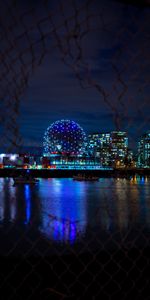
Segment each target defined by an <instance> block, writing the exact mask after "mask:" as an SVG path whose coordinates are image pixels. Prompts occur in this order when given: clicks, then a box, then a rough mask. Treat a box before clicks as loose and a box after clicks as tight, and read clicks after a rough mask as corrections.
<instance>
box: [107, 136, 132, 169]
mask: <svg viewBox="0 0 150 300" xmlns="http://www.w3.org/2000/svg"><path fill="white" fill-rule="evenodd" d="M110 144H111V153H110V160H111V163H112V164H113V165H117V164H120V165H124V161H125V159H126V157H127V155H128V137H127V133H126V132H123V131H112V132H111V134H110Z"/></svg>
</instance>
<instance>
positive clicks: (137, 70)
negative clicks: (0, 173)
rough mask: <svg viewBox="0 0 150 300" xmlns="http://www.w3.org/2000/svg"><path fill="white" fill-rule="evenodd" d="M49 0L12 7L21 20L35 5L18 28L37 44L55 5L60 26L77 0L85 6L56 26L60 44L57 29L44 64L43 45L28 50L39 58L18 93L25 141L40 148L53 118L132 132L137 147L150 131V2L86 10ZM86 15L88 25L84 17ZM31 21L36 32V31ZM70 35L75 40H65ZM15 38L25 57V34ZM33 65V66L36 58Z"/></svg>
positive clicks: (96, 129)
mask: <svg viewBox="0 0 150 300" xmlns="http://www.w3.org/2000/svg"><path fill="white" fill-rule="evenodd" d="M10 2H11V0H10ZM49 2H50V4H49V6H48V7H47V9H46V8H45V4H43V3H45V2H44V1H42V0H41V1H30V2H28V1H26V3H25V2H24V1H22V2H21V1H20V2H19V5H18V6H16V7H13V6H12V7H11V10H12V11H13V14H15V18H17V19H18V20H20V19H19V18H20V15H21V13H22V12H23V11H28V8H31V7H33V8H35V6H36V12H34V15H35V18H31V16H30V14H27V15H26V16H25V17H24V22H23V25H22V23H20V24H19V22H20V21H18V27H17V28H18V29H16V32H17V31H19V30H20V29H19V26H20V28H21V26H24V28H26V29H27V32H28V36H29V40H28V41H27V42H28V43H29V44H31V45H32V43H33V40H38V37H39V27H38V26H40V34H41V32H42V34H43V32H49V31H50V29H51V27H50V23H49V22H45V23H42V24H41V23H40V20H41V19H42V18H44V17H45V18H46V17H47V16H48V12H49V11H51V12H52V11H53V12H55V11H57V9H58V8H59V9H58V12H57V13H56V14H54V18H53V24H55V25H56V27H57V26H58V24H63V22H64V20H67V19H68V18H69V16H71V15H72V14H73V13H74V11H75V8H74V7H73V5H72V3H76V4H75V7H76V8H78V9H79V11H81V13H78V17H77V20H75V21H74V20H73V22H72V23H71V22H70V23H69V22H68V23H67V25H65V26H66V27H65V26H64V27H63V26H62V28H60V30H58V31H57V33H58V36H59V37H60V43H59V42H58V40H57V37H58V36H57V37H56V36H55V33H54V32H53V33H52V34H51V35H48V38H47V39H46V38H45V46H44V47H45V48H44V50H42V51H43V52H44V51H45V53H44V54H45V55H44V58H43V59H42V62H41V64H40V65H38V63H37V61H38V59H37V60H36V53H37V54H40V51H41V50H40V48H39V47H38V46H37V49H36V47H34V49H33V48H32V47H31V48H30V49H29V50H28V51H29V54H28V53H27V56H28V57H29V58H30V56H31V54H32V55H33V56H35V63H34V67H33V69H32V70H31V72H30V71H29V75H30V76H29V78H28V84H27V86H26V87H25V88H24V89H23V92H22V93H21V95H20V96H19V99H20V114H19V116H17V118H18V123H19V127H20V133H21V138H22V146H23V147H24V146H27V147H34V148H38V147H41V146H42V142H43V134H44V131H45V130H46V128H47V127H48V126H49V125H50V124H51V123H52V122H54V121H56V120H59V119H71V120H74V121H76V122H78V123H79V124H80V125H81V126H82V127H83V129H84V130H85V132H86V133H91V132H107V131H110V130H115V129H120V130H126V131H127V132H128V134H129V137H130V146H131V147H135V146H136V141H137V138H138V137H139V135H140V134H142V133H143V132H145V131H147V130H149V129H150V126H149V106H150V101H149V90H150V88H149V67H150V59H149V58H150V57H149V49H150V41H149V34H150V23H149V16H150V7H149V6H148V5H147V6H146V7H140V6H136V5H134V3H133V5H126V4H124V3H122V1H113V0H107V1H106V0H105V1H98V0H97V1H96V0H95V1H92V4H90V5H89V7H88V11H85V10H82V5H84V4H85V3H86V1H69V0H68V1H48V3H49ZM128 2H129V1H128ZM131 2H132V1H131ZM133 2H134V1H133ZM59 3H61V4H62V6H61V7H60V6H59ZM147 4H148V1H147ZM62 7H63V8H62ZM55 15H56V16H55ZM87 16H90V18H89V19H88V17H87ZM10 19H11V16H8V18H7V19H6V20H2V22H3V25H4V26H5V28H7V27H8V24H9V23H11V22H10ZM87 19H88V25H87V23H86V22H83V23H82V20H87ZM32 24H34V30H30V27H31V25H32ZM37 24H38V26H37ZM39 24H40V25H39ZM65 24H66V23H65ZM35 25H36V26H37V28H38V29H37V28H36V26H35ZM77 25H78V26H77ZM67 26H68V27H67ZM60 27H61V26H60ZM87 28H88V29H87ZM9 34H10V33H9ZM13 34H14V32H13ZM17 34H18V32H17ZM17 34H16V36H17ZM71 34H72V38H70V39H69V38H66V37H68V36H71ZM11 39H12V40H13V35H12V36H11ZM68 41H69V42H68ZM15 43H16V49H15V50H14V51H16V52H17V55H18V57H19V53H21V51H23V50H22V49H23V48H24V47H26V42H25V40H23V39H22V41H21V40H20V44H19V39H17V42H16V40H15ZM21 43H22V44H21ZM55 44H57V45H56V46H55V47H54V45H55ZM32 51H33V52H32ZM65 51H66V52H65ZM46 52H47V53H46ZM34 53H35V54H34ZM66 53H67V54H66ZM26 64H27V62H26ZM28 65H29V67H30V65H31V62H30V59H29V63H28ZM18 78H19V77H18ZM17 80H19V79H17ZM81 85H82V86H81Z"/></svg>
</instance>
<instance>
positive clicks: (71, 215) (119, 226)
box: [0, 177, 150, 243]
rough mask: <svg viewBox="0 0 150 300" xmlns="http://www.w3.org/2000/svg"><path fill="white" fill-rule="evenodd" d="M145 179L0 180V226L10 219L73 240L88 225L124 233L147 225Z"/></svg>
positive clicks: (149, 201)
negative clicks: (33, 182) (35, 182)
mask: <svg viewBox="0 0 150 300" xmlns="http://www.w3.org/2000/svg"><path fill="white" fill-rule="evenodd" d="M149 183H150V179H149V178H147V177H146V178H144V177H142V178H140V177H134V178H132V179H131V180H126V179H119V178H118V179H113V178H105V179H104V178H101V179H100V180H99V182H78V181H73V180H72V179H71V178H70V179H40V181H39V184H38V185H37V186H30V185H20V186H19V185H16V186H13V180H12V179H7V178H5V179H4V178H1V179H0V224H1V231H2V230H5V229H6V228H7V226H9V225H10V224H12V226H13V224H14V225H15V226H18V228H19V226H22V227H23V228H24V229H25V228H26V227H28V230H30V229H31V228H32V229H33V228H34V229H36V231H37V232H38V234H39V235H40V234H41V235H43V236H44V237H45V238H46V239H49V240H52V241H54V242H56V241H57V242H58V241H59V242H60V241H61V242H62V243H68V242H69V243H74V242H75V241H78V240H81V239H82V238H84V237H85V236H87V235H88V230H89V229H90V230H91V229H92V230H94V232H95V233H96V234H99V233H100V232H106V233H111V232H115V231H120V232H124V231H126V230H127V229H128V228H131V227H135V226H142V227H144V228H147V229H149V228H150V184H149Z"/></svg>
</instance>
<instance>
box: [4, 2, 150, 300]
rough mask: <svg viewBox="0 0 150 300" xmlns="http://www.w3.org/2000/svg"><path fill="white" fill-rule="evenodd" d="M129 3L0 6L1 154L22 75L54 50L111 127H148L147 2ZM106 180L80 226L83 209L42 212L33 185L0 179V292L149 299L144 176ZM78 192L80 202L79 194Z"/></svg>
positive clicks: (16, 112)
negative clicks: (95, 97)
mask: <svg viewBox="0 0 150 300" xmlns="http://www.w3.org/2000/svg"><path fill="white" fill-rule="evenodd" d="M131 2H132V4H131ZM131 2H130V1H127V2H125V1H113V0H112V1H96V0H95V1H91V0H87V1H86V0H84V1H77V0H66V1H64V0H60V1H47V0H41V1H37V3H35V2H34V1H12V0H9V1H5V3H3V5H1V6H2V9H1V11H0V25H1V26H0V41H1V48H0V65H1V68H0V72H1V73H0V87H1V88H0V93H1V118H0V119H1V130H0V132H1V147H3V148H4V149H5V150H6V151H7V152H8V153H10V152H11V151H18V152H19V151H20V147H22V145H23V138H24V137H23V136H21V134H20V128H19V117H20V101H21V99H23V95H24V94H25V92H26V91H27V89H28V84H29V82H30V79H31V78H32V76H33V73H34V72H36V70H37V68H38V66H40V65H41V64H42V63H43V61H44V59H45V57H47V56H49V55H52V53H54V52H55V51H57V53H59V58H60V60H61V61H62V62H63V63H64V64H65V65H66V66H67V68H68V70H69V71H70V74H74V75H75V77H76V80H77V82H78V83H79V84H80V86H81V88H83V89H90V90H93V91H94V90H96V91H97V92H98V94H99V101H100V107H101V106H103V105H105V107H106V109H107V111H109V112H110V114H111V116H112V122H113V124H114V126H115V128H116V129H117V130H122V129H124V130H126V131H127V132H128V135H129V136H131V137H132V139H133V140H134V138H135V139H136V138H137V137H138V136H140V134H141V133H143V131H144V130H145V128H147V126H148V124H149V105H150V104H149V103H150V102H149V64H150V60H149V48H150V47H149V46H150V39H149V35H150V25H149V13H150V7H149V1H141V2H138V3H136V2H135V1H131ZM24 101H25V100H24ZM133 132H134V134H133ZM133 137H134V138H133ZM133 142H135V141H133ZM113 180H114V181H113V183H112V189H111V185H110V186H109V184H110V183H109V182H107V184H106V185H105V184H104V185H103V184H102V189H103V191H101V203H100V204H99V203H97V206H92V205H91V204H90V201H92V200H93V198H92V197H93V196H92V195H93V194H92V192H91V191H89V193H88V197H89V199H90V201H89V202H88V210H89V211H88V213H89V214H90V212H91V216H92V217H91V219H92V220H93V221H91V222H90V224H88V225H87V224H86V225H85V223H86V218H85V216H84V215H81V218H79V219H78V218H77V219H76V218H75V217H73V220H72V219H71V218H68V217H66V216H62V214H61V213H60V212H59V213H58V211H57V213H56V214H55V213H54V212H55V209H56V208H55V209H53V210H52V212H51V209H50V210H49V208H48V207H47V206H46V205H47V200H46V199H44V196H43V198H42V196H40V194H39V192H40V190H39V191H38V190H34V189H33V190H32V189H30V188H29V189H28V188H27V189H26V188H25V187H24V188H23V189H22V190H21V191H17V190H13V188H10V184H11V179H10V180H7V179H5V180H4V181H3V182H1V196H0V197H1V198H0V201H1V203H0V221H1V223H0V226H1V227H0V235H1V238H0V239H1V250H0V254H1V271H0V276H1V283H0V287H1V298H2V299H32V298H34V297H36V298H37V299H86V298H88V297H89V298H90V299H112V297H113V296H115V297H117V296H118V297H119V298H120V299H121V298H122V299H129V298H130V297H132V298H133V299H149V296H146V292H147V291H148V287H149V276H148V275H147V274H148V272H149V195H150V193H149V186H148V183H149V181H147V183H144V185H143V184H142V180H143V179H142V178H141V181H140V183H139V185H138V184H136V181H135V179H132V178H130V181H129V182H128V181H124V180H123V179H120V182H121V184H120V185H119V184H118V183H117V181H116V180H115V179H113ZM114 182H115V188H113V184H114ZM144 182H145V181H144ZM66 184H67V185H68V182H67V183H66ZM94 184H95V183H94ZM117 184H118V185H117ZM54 185H55V186H56V187H57V185H56V184H54ZM100 187H101V185H100V186H99V188H100ZM79 188H80V186H78V189H79ZM84 188H85V189H86V187H85V186H84ZM93 188H94V185H93ZM116 190H117V191H118V190H119V191H120V192H119V194H116ZM13 191H15V192H14V195H13ZM70 191H71V188H70V190H69V193H71V192H70ZM108 191H110V192H109V193H108ZM17 193H18V194H17ZM90 193H91V194H90ZM98 193H99V189H98V190H97V194H98ZM56 194H57V191H56ZM70 197H71V196H70ZM72 198H73V195H72ZM78 198H81V199H80V201H79V202H80V204H81V203H82V202H84V193H83V191H80V190H79V194H78V197H77V199H78ZM41 199H42V203H43V204H42V205H43V206H42V207H41V206H40V205H41ZM54 199H55V196H54ZM69 199H71V198H69ZM51 200H52V198H51ZM96 201H98V200H96ZM77 203H78V202H77ZM77 203H74V204H75V205H76V204H77ZM44 204H45V207H44ZM56 204H60V203H57V201H56ZM82 204H83V203H82ZM61 209H62V208H61ZM65 209H67V207H65ZM74 209H75V206H74ZM80 210H81V211H83V208H82V209H81V207H78V211H80ZM17 211H18V212H19V213H17ZM31 212H32V214H33V215H32V216H31ZM41 212H42V213H41ZM140 213H141V218H140V221H139V217H138V216H139V215H140ZM41 215H42V217H41ZM116 216H117V217H116ZM115 219H116V221H115ZM21 220H24V223H23V224H22V223H21ZM133 220H134V222H132V221H133ZM145 220H146V221H145ZM145 223H146V224H147V225H146V226H145ZM39 224H40V225H39ZM48 236H51V239H48V238H47V237H48ZM57 240H58V241H59V242H58V243H57ZM60 241H61V242H60ZM20 295H21V296H20Z"/></svg>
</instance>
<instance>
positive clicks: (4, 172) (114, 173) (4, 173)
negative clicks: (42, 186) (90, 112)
mask: <svg viewBox="0 0 150 300" xmlns="http://www.w3.org/2000/svg"><path fill="white" fill-rule="evenodd" d="M28 170H29V174H30V176H32V177H37V178H55V177H56V178H68V177H73V176H74V175H77V174H79V173H80V174H87V175H93V176H98V177H101V178H102V177H120V178H122V177H123V178H124V177H125V178H126V177H130V176H135V175H139V176H150V168H149V169H112V170H57V169H21V168H19V169H10V168H4V169H0V177H17V176H19V175H25V174H26V173H27V171H28Z"/></svg>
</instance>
